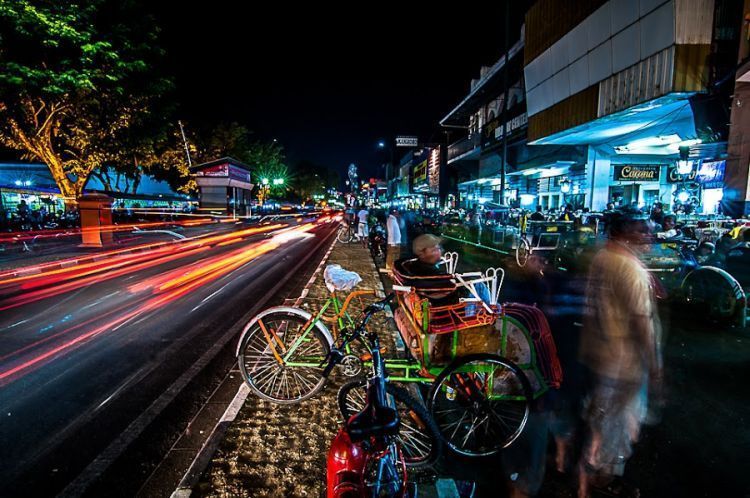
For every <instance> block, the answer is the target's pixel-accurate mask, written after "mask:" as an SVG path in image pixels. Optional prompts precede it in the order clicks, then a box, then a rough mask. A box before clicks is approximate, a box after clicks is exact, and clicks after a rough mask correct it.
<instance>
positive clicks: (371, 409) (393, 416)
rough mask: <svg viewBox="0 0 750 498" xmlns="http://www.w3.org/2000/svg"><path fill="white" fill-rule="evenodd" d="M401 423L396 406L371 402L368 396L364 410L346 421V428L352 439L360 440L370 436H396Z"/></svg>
mask: <svg viewBox="0 0 750 498" xmlns="http://www.w3.org/2000/svg"><path fill="white" fill-rule="evenodd" d="M400 423H401V420H400V418H399V416H398V411H397V410H396V409H395V408H391V407H390V406H381V405H379V404H376V403H371V402H370V396H368V400H367V403H366V404H365V407H364V408H363V409H362V411H361V412H359V413H357V414H354V415H352V416H351V418H350V419H349V421H348V422H347V423H346V430H347V432H348V433H349V437H350V438H351V439H352V441H354V442H358V441H364V440H365V439H369V438H370V437H382V436H395V435H396V434H398V428H399V424H400Z"/></svg>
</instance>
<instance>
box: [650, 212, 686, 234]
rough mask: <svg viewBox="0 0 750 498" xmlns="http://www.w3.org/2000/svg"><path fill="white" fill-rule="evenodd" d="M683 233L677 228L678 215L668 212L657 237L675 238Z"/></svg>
mask: <svg viewBox="0 0 750 498" xmlns="http://www.w3.org/2000/svg"><path fill="white" fill-rule="evenodd" d="M680 235H682V232H681V231H680V229H679V228H677V217H676V216H675V215H673V214H668V215H666V216H665V217H664V223H663V224H662V227H661V230H660V231H658V232H656V238H657V239H674V238H675V237H679V236H680Z"/></svg>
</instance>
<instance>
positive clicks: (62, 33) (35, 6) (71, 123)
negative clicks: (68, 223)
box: [0, 0, 170, 203]
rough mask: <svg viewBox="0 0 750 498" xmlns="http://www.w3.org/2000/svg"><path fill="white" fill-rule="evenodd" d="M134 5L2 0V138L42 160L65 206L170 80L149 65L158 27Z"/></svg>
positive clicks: (108, 0)
mask: <svg viewBox="0 0 750 498" xmlns="http://www.w3.org/2000/svg"><path fill="white" fill-rule="evenodd" d="M133 8H134V4H133V2H132V1H127V0H125V1H115V0H88V1H86V2H83V3H77V2H70V3H68V2H57V1H55V0H33V1H32V0H0V47H2V48H0V142H2V144H4V145H5V146H7V147H10V148H12V149H15V150H18V151H21V153H22V156H23V157H24V158H26V159H32V160H33V159H36V160H40V161H42V162H44V163H45V164H46V165H47V166H48V167H49V170H50V173H51V174H52V177H53V178H54V180H55V182H56V183H57V186H58V187H59V189H60V192H61V193H62V194H63V195H64V196H65V198H66V202H68V203H71V202H75V199H77V198H78V197H80V195H81V194H82V192H83V188H84V187H85V185H86V182H87V181H88V179H89V176H90V175H91V174H92V172H94V171H95V170H96V169H97V168H99V167H101V166H102V165H103V164H105V161H107V160H108V159H115V158H116V156H117V153H118V152H117V151H120V150H121V148H122V142H121V140H122V138H123V135H125V134H127V132H128V130H129V129H130V128H131V127H132V126H134V125H136V124H137V123H138V122H139V120H141V119H143V118H144V117H145V116H148V114H149V108H150V103H151V101H152V100H153V99H154V98H155V97H154V96H156V95H159V94H161V93H163V92H164V90H165V89H166V88H168V87H169V85H170V82H169V81H168V80H167V79H164V78H159V77H156V76H155V75H153V74H151V73H149V72H148V70H149V68H150V64H149V62H151V61H152V60H154V59H156V58H158V57H159V56H161V55H162V52H161V51H160V50H159V49H158V48H156V37H157V34H158V29H157V28H156V27H155V26H153V20H152V19H151V18H150V17H149V16H144V15H143V14H142V13H136V12H134V10H133ZM136 14H137V15H136Z"/></svg>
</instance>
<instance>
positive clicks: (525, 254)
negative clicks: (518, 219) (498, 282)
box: [516, 237, 531, 268]
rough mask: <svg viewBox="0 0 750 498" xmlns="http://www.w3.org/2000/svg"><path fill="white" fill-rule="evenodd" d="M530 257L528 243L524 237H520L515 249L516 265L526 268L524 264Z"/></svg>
mask: <svg viewBox="0 0 750 498" xmlns="http://www.w3.org/2000/svg"><path fill="white" fill-rule="evenodd" d="M530 255H531V246H530V245H529V241H528V240H526V237H521V238H520V239H519V240H518V247H516V263H517V264H518V266H520V267H522V268H523V267H524V266H526V263H527V262H528V261H529V256H530Z"/></svg>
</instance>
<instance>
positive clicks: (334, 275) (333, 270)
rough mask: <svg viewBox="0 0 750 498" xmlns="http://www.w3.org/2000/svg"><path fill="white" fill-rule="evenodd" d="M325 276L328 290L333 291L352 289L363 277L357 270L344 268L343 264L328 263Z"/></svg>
mask: <svg viewBox="0 0 750 498" xmlns="http://www.w3.org/2000/svg"><path fill="white" fill-rule="evenodd" d="M323 278H324V279H325V282H326V287H328V290H329V291H331V292H333V291H350V290H352V289H353V288H354V287H355V286H356V285H357V284H358V283H360V282H361V281H362V278H361V277H360V276H359V274H357V273H356V272H353V271H349V270H344V269H343V268H341V265H328V266H326V269H325V271H324V272H323Z"/></svg>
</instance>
